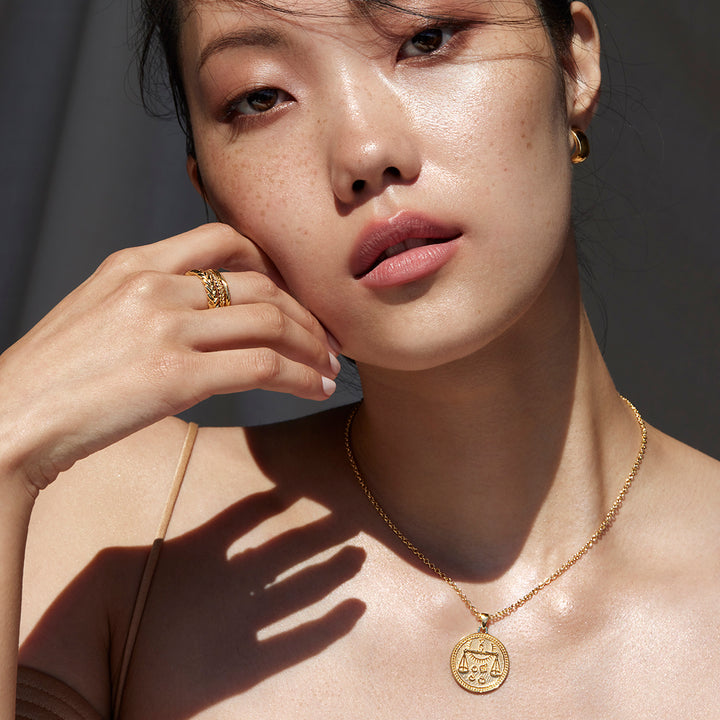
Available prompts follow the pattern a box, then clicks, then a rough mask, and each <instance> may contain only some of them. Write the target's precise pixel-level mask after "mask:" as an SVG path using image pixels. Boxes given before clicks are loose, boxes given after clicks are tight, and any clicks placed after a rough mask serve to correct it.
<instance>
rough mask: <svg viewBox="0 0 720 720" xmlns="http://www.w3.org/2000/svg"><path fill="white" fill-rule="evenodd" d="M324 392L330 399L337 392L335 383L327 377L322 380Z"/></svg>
mask: <svg viewBox="0 0 720 720" xmlns="http://www.w3.org/2000/svg"><path fill="white" fill-rule="evenodd" d="M322 387H323V392H324V393H325V394H326V395H327V396H328V397H330V396H331V395H332V394H333V393H334V392H335V387H336V386H335V383H334V382H333V381H332V380H331V379H330V378H327V377H325V376H323V379H322Z"/></svg>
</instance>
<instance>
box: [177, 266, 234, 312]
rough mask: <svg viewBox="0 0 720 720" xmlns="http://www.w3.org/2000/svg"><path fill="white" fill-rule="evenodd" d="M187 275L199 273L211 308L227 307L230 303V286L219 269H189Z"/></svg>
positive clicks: (198, 275)
mask: <svg viewBox="0 0 720 720" xmlns="http://www.w3.org/2000/svg"><path fill="white" fill-rule="evenodd" d="M185 274H186V275H197V277H199V278H200V280H201V282H202V284H203V287H204V288H205V294H206V295H207V302H208V307H209V308H218V307H227V306H228V305H230V287H229V286H228V284H227V281H226V280H225V278H224V277H223V276H222V274H221V273H220V272H219V271H218V270H213V269H212V268H208V269H207V270H188V271H187V272H186V273H185Z"/></svg>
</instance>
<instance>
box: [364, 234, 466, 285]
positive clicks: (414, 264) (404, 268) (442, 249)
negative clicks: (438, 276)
mask: <svg viewBox="0 0 720 720" xmlns="http://www.w3.org/2000/svg"><path fill="white" fill-rule="evenodd" d="M458 242H459V238H455V239H453V240H447V241H446V242H443V243H437V244H435V245H423V246H422V247H417V248H412V249H411V250H405V251H404V252H401V253H400V254H398V255H393V256H392V257H390V258H387V259H386V260H383V261H382V262H381V263H380V264H379V265H378V266H377V267H374V268H373V269H372V270H371V271H370V272H369V273H368V274H367V275H363V276H362V277H361V278H360V282H361V283H362V284H363V285H365V286H366V287H369V288H389V287H395V286H397V285H406V284H407V283H411V282H414V281H415V280H422V279H423V278H426V277H428V276H429V275H432V274H433V273H435V272H437V271H438V270H439V269H440V268H442V267H443V266H444V265H445V264H446V263H447V262H449V260H450V259H451V258H452V257H453V255H455V253H456V252H457V249H458Z"/></svg>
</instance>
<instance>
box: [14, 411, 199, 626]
mask: <svg viewBox="0 0 720 720" xmlns="http://www.w3.org/2000/svg"><path fill="white" fill-rule="evenodd" d="M186 431H187V425H186V423H184V422H182V421H181V420H178V419H176V418H167V419H166V420H163V421H161V422H159V423H156V424H154V425H152V426H150V427H148V428H145V429H144V430H141V431H139V432H137V433H135V434H133V435H131V436H129V437H127V438H125V439H124V440H121V441H120V442H117V443H115V444H114V445H111V446H110V447H108V448H106V449H104V450H102V451H100V452H97V453H95V454H94V455H91V456H90V457H88V458H86V459H85V460H82V461H80V462H78V463H76V464H75V466H74V467H72V468H71V469H70V470H68V471H67V472H65V473H62V474H61V475H60V477H58V478H57V480H56V481H55V482H54V483H53V484H52V485H50V486H49V487H48V488H46V489H45V490H44V491H43V492H42V493H41V494H40V496H39V498H38V500H37V502H36V504H35V508H34V510H33V515H32V518H31V521H30V529H29V533H28V542H27V551H26V560H25V578H24V587H23V616H22V628H21V639H22V638H24V637H25V636H26V635H27V633H28V632H29V630H30V629H31V628H32V627H33V626H34V625H35V624H36V623H37V621H38V620H39V618H40V617H41V615H42V614H43V612H44V611H45V610H46V609H47V607H48V606H49V604H50V603H51V602H52V601H53V600H54V599H55V598H56V597H57V596H58V594H59V593H60V592H61V591H62V590H63V588H65V587H66V586H67V585H68V583H69V582H71V581H72V579H73V578H75V577H76V576H77V575H78V574H80V572H81V571H82V570H83V568H85V567H86V566H87V565H88V564H89V563H90V562H91V561H92V560H93V558H94V557H95V556H96V555H97V554H98V553H99V552H101V551H102V550H103V549H104V548H107V547H115V546H121V545H125V546H128V545H147V544H149V543H151V542H152V539H153V533H154V532H155V529H156V526H157V522H158V519H159V517H160V512H161V509H162V506H163V503H164V500H165V497H166V496H167V492H168V489H169V487H170V483H171V481H172V475H173V469H174V465H175V463H176V462H177V458H178V456H179V454H180V449H181V447H182V444H183V439H184V437H185V434H186Z"/></svg>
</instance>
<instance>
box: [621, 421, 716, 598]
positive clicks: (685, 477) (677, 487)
mask: <svg viewBox="0 0 720 720" xmlns="http://www.w3.org/2000/svg"><path fill="white" fill-rule="evenodd" d="M633 493H637V495H638V500H639V503H638V504H637V505H638V506H639V507H641V508H642V510H639V511H638V512H639V513H640V514H641V516H642V523H641V525H640V527H642V528H643V529H644V532H643V534H642V538H643V539H644V542H639V543H638V545H637V549H638V551H639V552H641V553H643V554H644V556H645V557H646V559H648V560H651V559H653V558H654V559H655V560H656V561H657V567H658V568H661V569H662V572H663V573H664V574H666V575H669V576H673V575H674V576H675V578H676V579H677V578H678V577H681V576H682V577H688V578H690V577H692V576H693V575H696V574H697V573H701V577H702V578H703V582H706V583H710V584H711V585H712V586H713V587H716V588H717V589H718V590H720V535H719V534H718V532H717V524H718V520H719V519H720V462H718V461H717V460H715V459H713V458H711V457H709V456H708V455H705V454H703V453H701V452H699V451H698V450H695V449H693V448H691V447H689V446H688V445H685V444H684V443H682V442H680V441H678V440H675V439H673V438H671V437H669V436H668V435H665V434H664V433H662V432H660V431H658V430H656V429H654V428H653V429H651V432H650V436H649V441H648V454H647V458H646V462H645V463H644V466H643V468H642V470H641V474H640V475H639V476H638V484H637V487H636V488H634V489H633ZM698 577H700V576H698ZM694 586H695V587H696V589H699V588H698V583H697V582H694Z"/></svg>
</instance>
